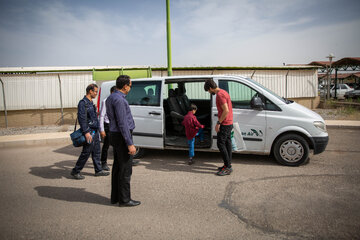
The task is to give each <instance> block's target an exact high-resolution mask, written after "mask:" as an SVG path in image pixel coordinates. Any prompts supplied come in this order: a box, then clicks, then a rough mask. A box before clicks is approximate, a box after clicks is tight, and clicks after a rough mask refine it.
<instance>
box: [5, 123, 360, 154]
mask: <svg viewBox="0 0 360 240" xmlns="http://www.w3.org/2000/svg"><path fill="white" fill-rule="evenodd" d="M325 123H326V127H327V128H347V129H354V128H360V121H345V120H325ZM70 133H72V132H52V133H36V134H22V135H6V136H0V148H4V147H16V146H19V145H22V146H24V145H25V146H33V145H44V144H45V145H46V144H59V143H68V144H72V142H71V140H70Z"/></svg>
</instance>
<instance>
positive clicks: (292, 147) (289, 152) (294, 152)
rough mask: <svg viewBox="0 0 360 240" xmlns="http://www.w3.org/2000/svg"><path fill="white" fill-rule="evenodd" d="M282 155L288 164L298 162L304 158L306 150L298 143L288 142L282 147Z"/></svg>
mask: <svg viewBox="0 0 360 240" xmlns="http://www.w3.org/2000/svg"><path fill="white" fill-rule="evenodd" d="M280 155H281V157H282V158H283V159H284V160H286V161H288V162H297V161H299V160H300V159H301V158H302V157H303V156H304V148H303V146H302V145H301V143H299V142H298V141H295V140H287V141H285V142H283V144H281V146H280Z"/></svg>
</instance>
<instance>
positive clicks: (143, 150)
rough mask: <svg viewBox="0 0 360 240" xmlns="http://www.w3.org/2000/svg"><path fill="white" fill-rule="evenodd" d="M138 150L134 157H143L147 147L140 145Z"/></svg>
mask: <svg viewBox="0 0 360 240" xmlns="http://www.w3.org/2000/svg"><path fill="white" fill-rule="evenodd" d="M135 148H136V152H135V155H134V156H133V158H134V159H136V158H142V157H143V156H144V154H145V149H143V148H140V147H136V146H135Z"/></svg>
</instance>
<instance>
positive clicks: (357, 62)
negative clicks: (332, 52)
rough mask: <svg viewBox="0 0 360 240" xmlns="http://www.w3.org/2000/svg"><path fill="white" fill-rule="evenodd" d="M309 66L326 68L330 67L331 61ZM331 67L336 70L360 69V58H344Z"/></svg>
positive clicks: (317, 62)
mask: <svg viewBox="0 0 360 240" xmlns="http://www.w3.org/2000/svg"><path fill="white" fill-rule="evenodd" d="M309 65H312V66H321V67H323V68H326V67H329V66H330V61H313V62H311V63H309ZM331 66H332V67H335V68H343V69H344V70H346V69H347V68H351V69H352V70H355V69H360V57H346V58H342V59H340V60H338V61H335V62H332V63H331Z"/></svg>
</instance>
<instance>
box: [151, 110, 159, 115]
mask: <svg viewBox="0 0 360 240" xmlns="http://www.w3.org/2000/svg"><path fill="white" fill-rule="evenodd" d="M149 114H150V115H161V113H159V112H155V111H153V112H149Z"/></svg>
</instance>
